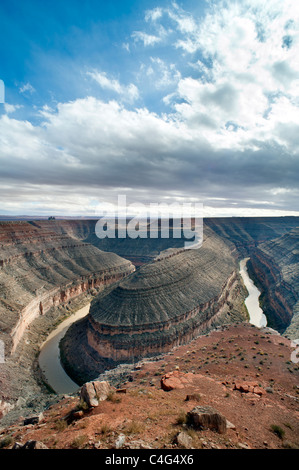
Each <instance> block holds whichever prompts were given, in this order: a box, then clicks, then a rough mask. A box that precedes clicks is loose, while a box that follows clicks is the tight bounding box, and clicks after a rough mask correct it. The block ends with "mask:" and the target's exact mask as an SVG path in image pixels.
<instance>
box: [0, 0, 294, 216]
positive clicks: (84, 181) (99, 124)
mask: <svg viewBox="0 0 299 470" xmlns="http://www.w3.org/2000/svg"><path fill="white" fill-rule="evenodd" d="M215 5H216V4H215ZM216 6H217V8H216ZM216 6H215V8H211V9H210V10H209V11H208V13H207V14H206V16H205V17H203V18H201V19H200V21H199V19H198V18H197V17H195V16H192V15H191V14H190V13H186V12H184V11H183V10H182V8H180V7H179V6H178V5H176V4H174V5H173V6H172V7H169V8H167V9H166V8H162V7H161V8H160V7H158V8H156V9H154V10H150V11H148V12H147V13H146V16H145V19H146V21H145V28H146V27H148V28H149V29H150V31H149V32H147V31H144V32H141V31H135V32H134V33H133V34H132V37H133V38H134V40H135V41H136V42H137V41H141V42H142V43H143V44H144V46H148V47H149V46H151V47H152V49H150V50H151V56H148V57H147V61H146V59H145V58H144V56H143V57H142V63H143V66H142V67H141V68H140V63H138V64H137V67H138V68H139V70H140V71H141V72H142V74H143V76H142V78H145V77H146V79H147V80H148V81H151V90H152V89H153V88H155V93H156V94H158V92H157V88H158V89H159V88H160V93H161V90H163V93H164V94H165V95H166V96H164V103H165V104H171V105H172V106H173V110H172V112H171V114H168V115H167V114H163V115H161V114H159V113H158V112H157V113H154V112H150V111H149V110H148V109H146V107H143V108H142V109H135V110H129V109H127V108H126V106H125V105H124V103H125V102H126V101H127V102H130V103H132V102H134V101H135V100H136V99H137V98H138V97H139V90H138V88H137V87H136V85H134V84H133V83H130V84H125V85H124V84H122V83H120V81H119V80H117V79H116V78H113V77H110V76H109V75H107V74H106V73H104V72H100V71H97V70H93V71H90V72H88V76H89V77H91V78H92V79H93V80H95V81H96V82H97V83H98V84H99V86H100V87H101V88H102V89H103V90H106V91H108V92H112V93H114V95H113V96H114V98H115V100H113V101H108V99H106V101H105V100H104V99H103V100H99V99H96V98H94V97H86V98H83V99H77V100H74V101H72V102H66V103H60V104H59V105H58V106H57V109H50V108H49V107H48V106H44V107H43V109H42V110H41V115H42V116H43V119H44V122H43V123H42V124H41V125H36V126H33V125H32V124H30V123H29V122H26V121H18V120H14V119H11V117H10V116H8V115H4V116H2V117H1V119H0V160H1V162H2V168H4V171H3V172H1V175H0V177H1V178H2V181H3V180H5V181H12V185H15V187H17V186H18V184H19V183H20V182H22V184H25V183H26V185H27V186H26V190H24V191H25V193H26V194H29V193H30V191H31V190H32V191H34V190H33V189H32V188H33V187H34V185H35V187H36V188H37V189H36V192H35V194H37V195H38V194H40V188H41V187H43V188H44V187H46V186H47V191H49V192H46V195H45V198H46V197H49V198H50V199H49V201H50V202H49V205H50V204H51V196H50V195H49V194H50V190H49V188H50V187H51V188H54V190H53V193H55V188H59V187H61V188H62V187H63V188H66V189H63V190H62V194H64V192H63V191H65V192H67V190H70V188H74V187H77V188H78V190H80V191H81V192H82V193H80V195H81V199H80V197H79V196H78V197H77V199H76V200H77V201H78V204H79V205H80V204H84V203H85V204H88V200H89V199H88V198H89V197H91V195H92V192H93V191H98V190H99V191H100V190H101V191H102V192H101V194H100V195H101V197H102V195H103V194H104V195H105V194H107V191H108V190H109V191H111V190H112V189H111V188H118V189H119V190H120V191H121V190H122V188H126V190H127V191H129V189H130V190H131V191H132V193H134V195H135V196H136V198H137V195H138V197H139V196H140V195H142V194H143V196H144V195H145V194H147V195H148V197H153V195H154V196H155V197H156V195H157V194H158V195H159V196H161V197H162V198H163V197H165V195H168V197H170V196H171V197H172V195H173V197H176V196H177V195H178V194H181V195H184V194H186V193H188V196H190V197H195V198H200V199H199V201H201V200H206V201H207V206H208V210H210V207H209V206H210V205H212V202H213V203H214V204H222V206H221V207H220V206H219V212H218V214H219V215H221V213H222V214H223V206H225V205H226V204H227V205H228V204H230V207H232V206H233V207H235V206H237V207H236V208H235V209H234V210H235V212H234V213H235V214H237V213H238V214H243V212H244V215H249V212H248V211H252V212H250V214H251V215H255V214H256V212H253V211H254V205H255V206H259V211H260V212H259V213H260V214H261V213H263V214H267V215H272V214H273V213H274V211H278V212H277V214H281V212H279V211H282V210H286V208H290V207H293V208H294V210H295V208H296V209H297V210H299V206H298V200H299V199H298V192H296V187H297V186H298V179H297V174H298V172H299V155H298V154H299V138H298V136H299V113H298V110H299V102H298V96H299V53H298V48H299V7H298V6H297V3H296V4H295V3H294V2H290V1H289V0H285V1H284V2H281V0H279V1H278V0H268V1H267V2H261V1H260V0H252V1H251V0H250V1H249V0H244V1H240V2H234V1H225V2H224V1H219V2H217V5H216ZM164 20H165V24H163V21H164ZM170 20H171V24H173V25H174V28H175V34H174V33H173V34H172V35H170V34H169V22H170ZM152 31H154V33H153V32H152ZM164 39H167V40H168V41H170V40H171V41H172V44H171V51H169V52H171V54H169V56H167V54H165V55H164V56H162V55H160V54H159V57H158V56H156V55H155V53H153V52H152V50H154V46H156V45H159V46H160V44H161V42H162V40H164ZM163 45H165V43H164V44H163ZM123 47H124V45H123ZM165 47H166V46H165ZM168 47H170V46H169V44H168ZM126 49H127V50H128V48H127V47H126ZM159 50H160V48H159ZM132 51H133V48H132V50H131V53H133V52H132ZM181 51H182V52H183V54H181ZM194 52H196V55H194V56H193V55H192V54H193V53H194ZM189 54H190V55H189ZM175 58H176V59H175ZM186 58H187V59H186ZM142 78H141V79H140V81H141V80H142ZM27 91H29V89H28V90H27ZM161 94H162V93H161ZM108 96H110V95H108ZM9 106H11V105H9ZM13 111H14V110H13V109H12V107H11V108H10V107H8V108H6V112H7V113H8V112H13ZM28 185H31V186H30V188H31V189H30V190H29V189H28ZM3 187H4V186H3ZM68 188H69V189H68ZM79 188H80V189H79ZM98 188H100V189H98ZM3 191H4V190H3ZM56 191H58V190H57V189H56ZM87 195H88V196H87ZM36 197H38V196H36ZM99 197H100V196H99ZM144 197H145V196H144ZM157 197H158V196H157ZM84 198H85V199H84ZM45 200H46V199H43V203H44V204H46V203H45ZM52 202H53V198H52ZM7 204H8V202H7ZM53 204H54V202H53ZM69 204H70V202H69V200H68V202H67V207H69ZM267 206H268V207H267ZM53 207H56V206H55V204H54V205H53ZM217 210H218V209H217ZM221 211H222V212H221ZM229 211H230V213H232V212H233V211H232V209H229ZM246 211H247V212H246ZM261 211H263V212H261ZM267 211H268V212H267ZM245 212H246V213H245ZM227 214H228V213H227ZM211 215H213V214H211ZM214 215H215V212H214Z"/></svg>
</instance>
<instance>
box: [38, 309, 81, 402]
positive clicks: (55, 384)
mask: <svg viewBox="0 0 299 470" xmlns="http://www.w3.org/2000/svg"><path fill="white" fill-rule="evenodd" d="M89 307H90V304H88V305H86V306H85V307H83V308H81V309H80V310H78V311H77V312H76V313H74V314H73V315H71V316H70V317H68V318H67V319H66V320H64V321H63V322H62V323H60V325H59V326H58V327H57V328H56V329H55V330H54V331H52V333H51V334H50V335H49V336H48V338H47V339H46V341H45V342H44V343H43V344H42V346H41V351H40V355H39V360H38V361H39V365H40V368H41V370H42V371H43V373H44V377H45V379H46V381H47V383H48V384H49V385H50V386H51V387H52V388H53V390H55V392H56V393H74V392H76V391H77V390H78V389H79V385H77V384H76V383H75V382H73V380H71V378H70V377H69V376H68V375H67V373H66V372H65V370H64V369H63V367H62V365H61V362H60V351H59V341H60V340H61V339H62V338H63V337H64V335H65V333H66V330H67V329H68V328H69V326H70V325H71V324H72V323H74V322H75V321H77V320H79V319H80V318H83V317H85V316H86V315H87V314H88V312H89Z"/></svg>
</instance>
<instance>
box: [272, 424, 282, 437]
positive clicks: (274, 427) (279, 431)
mask: <svg viewBox="0 0 299 470" xmlns="http://www.w3.org/2000/svg"><path fill="white" fill-rule="evenodd" d="M271 431H272V432H274V434H276V435H277V436H278V437H279V439H283V438H284V435H285V431H284V430H283V429H282V428H281V427H280V426H277V424H272V425H271Z"/></svg>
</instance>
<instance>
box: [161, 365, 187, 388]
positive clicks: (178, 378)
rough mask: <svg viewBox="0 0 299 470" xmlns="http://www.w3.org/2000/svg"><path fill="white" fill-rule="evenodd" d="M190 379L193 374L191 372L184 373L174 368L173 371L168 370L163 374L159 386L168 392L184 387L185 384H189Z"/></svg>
mask: <svg viewBox="0 0 299 470" xmlns="http://www.w3.org/2000/svg"><path fill="white" fill-rule="evenodd" d="M192 381H193V374H192V373H191V372H188V373H187V374H185V373H183V372H180V371H179V370H174V371H173V372H168V373H167V374H165V375H163V377H162V378H161V388H162V389H163V390H164V391H165V392H169V391H171V390H174V389H182V388H185V387H186V386H187V385H190V383H192Z"/></svg>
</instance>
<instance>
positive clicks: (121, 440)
mask: <svg viewBox="0 0 299 470" xmlns="http://www.w3.org/2000/svg"><path fill="white" fill-rule="evenodd" d="M125 441H126V436H125V435H124V434H120V435H119V436H118V438H117V439H116V441H115V449H121V448H122V446H123V445H124V443H125Z"/></svg>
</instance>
